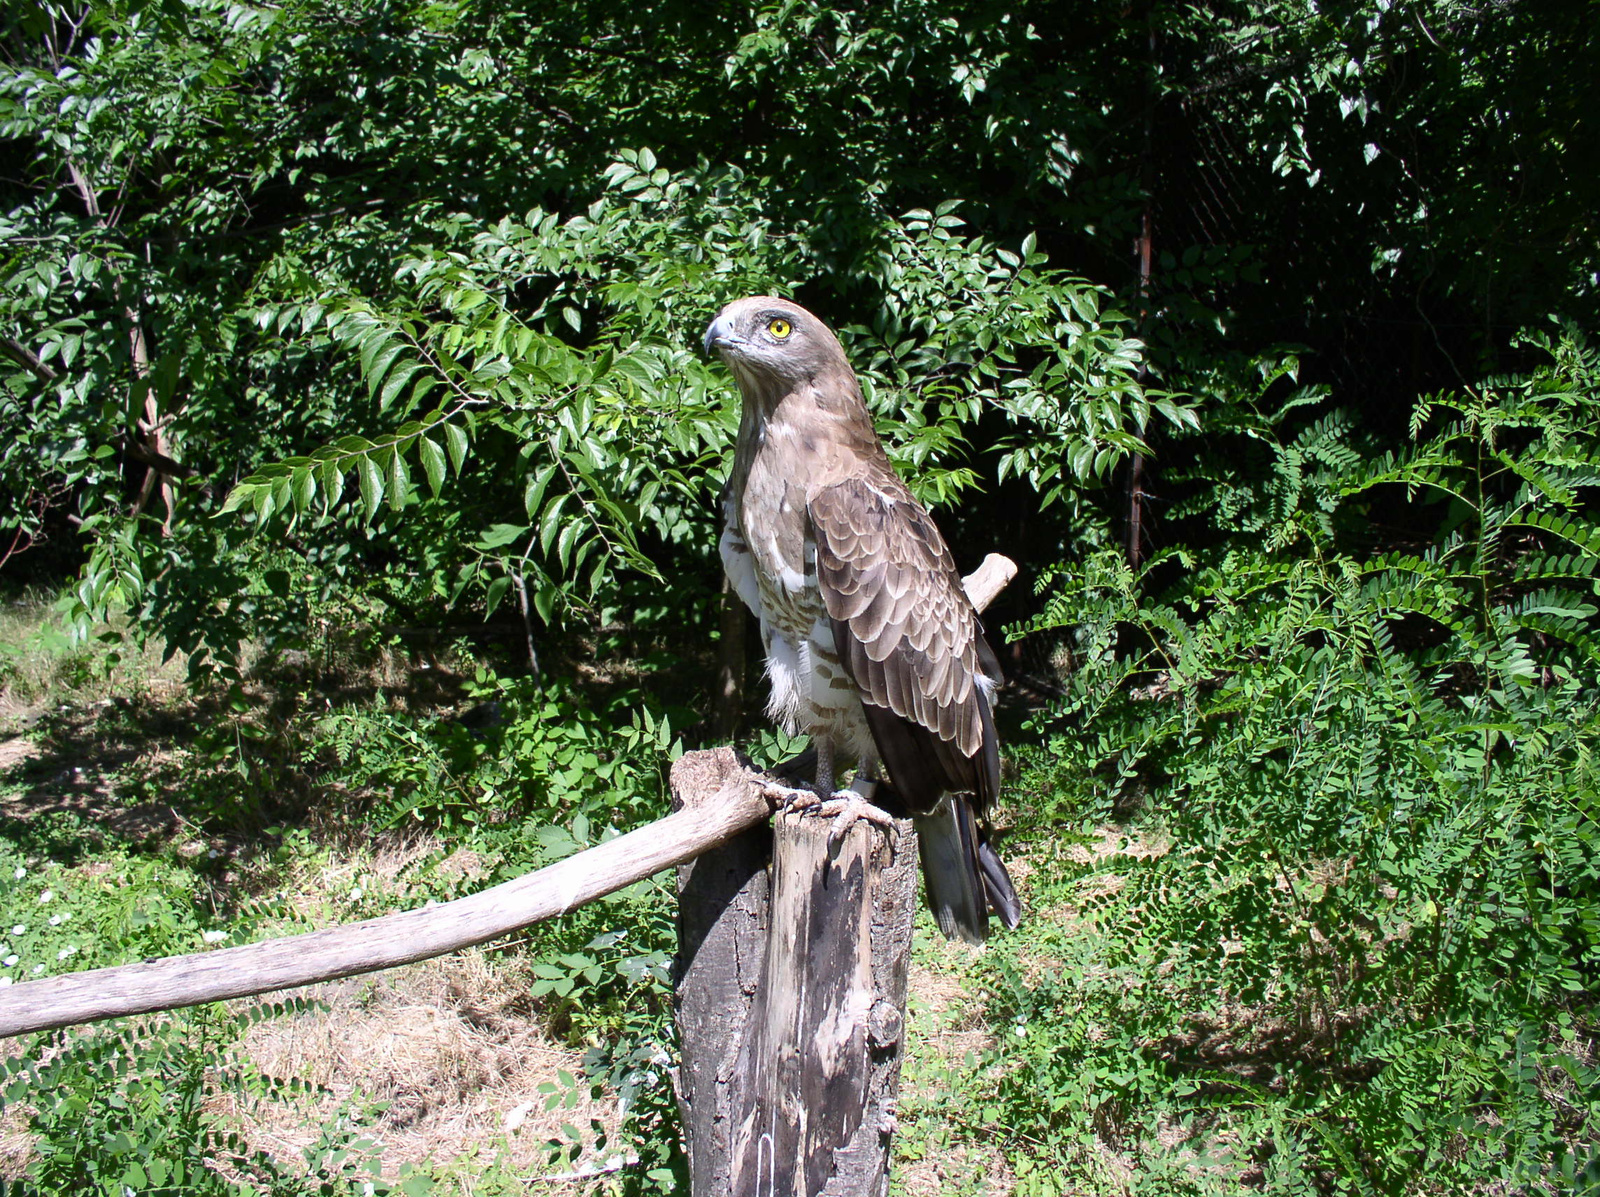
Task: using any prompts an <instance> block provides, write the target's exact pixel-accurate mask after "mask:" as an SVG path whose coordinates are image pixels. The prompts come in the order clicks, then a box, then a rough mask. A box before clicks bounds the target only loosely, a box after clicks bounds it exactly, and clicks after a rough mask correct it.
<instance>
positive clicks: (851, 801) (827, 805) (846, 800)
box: [814, 790, 895, 847]
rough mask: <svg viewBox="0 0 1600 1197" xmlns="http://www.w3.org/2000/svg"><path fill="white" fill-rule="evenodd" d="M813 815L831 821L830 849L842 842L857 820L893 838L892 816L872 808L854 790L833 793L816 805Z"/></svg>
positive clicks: (878, 808)
mask: <svg viewBox="0 0 1600 1197" xmlns="http://www.w3.org/2000/svg"><path fill="white" fill-rule="evenodd" d="M814 813H815V814H818V815H821V816H823V817H825V818H830V819H832V820H833V830H832V831H830V832H829V833H828V844H829V846H830V847H831V846H833V845H836V844H838V843H839V842H840V841H841V840H843V839H844V837H845V833H846V832H848V831H849V830H850V828H852V827H854V826H855V825H856V822H857V821H858V820H859V821H862V822H866V823H871V824H872V825H873V826H875V827H882V828H883V829H884V831H885V832H886V833H888V835H889V836H890V838H891V839H892V838H893V837H894V831H895V827H894V816H893V815H891V814H890V813H889V812H888V811H886V810H884V809H883V808H882V807H878V806H873V805H872V803H870V802H868V801H867V800H866V799H865V798H863V797H862V796H861V795H860V794H858V793H856V791H854V790H836V791H834V793H833V794H832V796H830V797H829V798H828V800H827V801H826V802H820V803H818V804H817V806H816V809H815V811H814Z"/></svg>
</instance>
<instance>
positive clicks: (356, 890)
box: [350, 885, 361, 902]
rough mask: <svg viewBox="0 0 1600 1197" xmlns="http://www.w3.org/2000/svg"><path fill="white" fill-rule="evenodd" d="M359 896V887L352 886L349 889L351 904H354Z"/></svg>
mask: <svg viewBox="0 0 1600 1197" xmlns="http://www.w3.org/2000/svg"><path fill="white" fill-rule="evenodd" d="M360 896H361V887H360V886H359V885H352V886H351V887H350V900H351V901H352V902H354V901H355V900H356V899H357V898H359V897H360Z"/></svg>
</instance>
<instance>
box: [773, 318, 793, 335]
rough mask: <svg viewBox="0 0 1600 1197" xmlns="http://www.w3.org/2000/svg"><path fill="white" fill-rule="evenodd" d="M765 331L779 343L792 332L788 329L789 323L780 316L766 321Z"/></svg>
mask: <svg viewBox="0 0 1600 1197" xmlns="http://www.w3.org/2000/svg"><path fill="white" fill-rule="evenodd" d="M767 331H768V332H769V333H771V334H772V335H773V336H775V337H777V338H778V340H780V341H781V340H783V339H784V338H785V337H787V336H788V335H789V334H790V333H791V332H793V331H794V330H793V329H792V328H790V327H789V322H788V321H787V320H785V319H784V318H783V317H782V316H774V317H773V318H772V319H771V320H768V321H767Z"/></svg>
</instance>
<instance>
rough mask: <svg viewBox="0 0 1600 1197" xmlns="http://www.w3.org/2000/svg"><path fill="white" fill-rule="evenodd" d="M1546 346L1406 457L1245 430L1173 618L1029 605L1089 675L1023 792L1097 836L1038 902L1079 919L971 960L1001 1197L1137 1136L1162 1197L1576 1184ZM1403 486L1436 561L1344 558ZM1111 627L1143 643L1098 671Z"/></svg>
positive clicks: (1580, 1101)
mask: <svg viewBox="0 0 1600 1197" xmlns="http://www.w3.org/2000/svg"><path fill="white" fill-rule="evenodd" d="M1547 348H1548V349H1549V350H1550V351H1551V354H1552V356H1553V357H1554V358H1555V361H1554V364H1552V365H1551V366H1549V367H1547V368H1546V369H1544V370H1541V371H1539V372H1538V373H1536V374H1535V375H1533V376H1532V377H1530V378H1528V379H1526V380H1521V381H1518V380H1501V381H1499V382H1496V383H1494V384H1491V385H1487V386H1485V387H1484V388H1482V389H1481V390H1478V391H1476V392H1474V393H1473V394H1471V395H1469V396H1464V397H1440V398H1439V399H1436V400H1432V401H1428V402H1425V403H1424V404H1423V405H1421V406H1420V407H1419V410H1418V413H1417V417H1416V419H1415V420H1414V424H1413V426H1414V428H1415V429H1416V431H1417V441H1416V443H1415V445H1414V446H1413V447H1412V448H1411V449H1409V450H1408V451H1406V452H1405V453H1400V454H1394V453H1389V454H1382V455H1379V456H1376V457H1363V456H1362V455H1360V454H1358V453H1355V452H1352V451H1350V450H1349V449H1348V448H1344V449H1337V448H1335V446H1336V445H1337V443H1338V431H1339V429H1340V428H1341V427H1342V423H1341V421H1340V420H1339V419H1338V417H1336V416H1330V417H1324V418H1323V419H1320V420H1317V421H1315V422H1314V423H1312V424H1310V425H1308V426H1307V427H1306V428H1305V429H1304V430H1303V431H1302V432H1300V433H1299V434H1297V435H1296V436H1294V437H1292V438H1289V439H1287V440H1284V441H1280V440H1277V439H1275V438H1272V437H1271V435H1270V434H1271V426H1270V424H1257V425H1256V426H1255V427H1254V428H1253V429H1252V432H1253V434H1254V435H1256V436H1260V437H1262V438H1264V439H1265V440H1266V441H1267V444H1268V447H1269V448H1270V450H1271V456H1270V458H1269V459H1268V462H1269V464H1268V467H1267V472H1266V474H1265V476H1264V477H1260V478H1255V479H1250V480H1245V479H1242V478H1241V477H1239V476H1238V474H1237V473H1230V474H1229V476H1228V477H1226V478H1225V479H1224V480H1223V481H1222V482H1220V483H1218V484H1217V486H1216V488H1215V489H1214V490H1213V491H1211V492H1208V493H1206V494H1205V495H1203V496H1202V497H1201V498H1200V499H1199V500H1198V501H1197V502H1198V503H1199V504H1200V505H1202V506H1204V507H1206V508H1208V509H1210V510H1214V511H1217V512H1220V513H1222V514H1223V517H1224V518H1226V519H1228V520H1229V521H1230V522H1236V523H1237V525H1238V529H1239V533H1240V535H1239V537H1238V539H1237V540H1227V541H1225V542H1224V543H1223V544H1222V545H1220V546H1219V547H1218V548H1217V549H1216V550H1215V551H1214V557H1213V558H1212V560H1211V562H1209V563H1208V562H1205V561H1192V562H1189V563H1188V567H1187V569H1186V578H1185V580H1184V581H1183V582H1182V583H1180V584H1179V585H1178V586H1177V587H1176V588H1175V589H1173V591H1172V592H1171V593H1170V594H1169V595H1168V596H1167V597H1166V598H1164V599H1163V600H1161V601H1154V602H1151V601H1141V598H1140V595H1139V590H1140V588H1141V584H1142V582H1141V579H1140V578H1139V577H1136V576H1135V575H1134V574H1133V573H1132V571H1130V570H1129V569H1128V567H1127V566H1126V565H1125V564H1124V563H1122V562H1121V561H1120V559H1118V558H1115V557H1113V556H1110V555H1103V556H1101V557H1100V558H1097V559H1095V560H1093V561H1091V562H1089V563H1088V565H1087V567H1086V568H1085V569H1084V570H1083V571H1082V572H1081V573H1079V574H1077V575H1076V576H1072V577H1070V578H1066V577H1064V578H1062V579H1058V582H1057V584H1056V587H1055V589H1054V592H1053V594H1052V596H1051V599H1050V603H1049V605H1048V607H1047V611H1046V613H1045V614H1044V615H1043V616H1041V617H1040V620H1039V623H1040V624H1041V625H1043V626H1061V625H1062V624H1064V623H1065V622H1066V621H1067V620H1072V621H1073V622H1074V623H1075V624H1076V625H1077V637H1078V639H1077V644H1076V649H1077V660H1078V662H1079V667H1078V669H1077V670H1076V672H1075V673H1074V675H1073V679H1072V690H1071V694H1070V696H1069V698H1068V699H1067V700H1066V701H1065V702H1064V703H1063V704H1062V705H1061V706H1060V707H1059V708H1058V709H1057V710H1056V711H1054V712H1052V713H1051V714H1050V715H1049V716H1048V717H1047V718H1045V719H1044V720H1043V722H1042V725H1041V730H1043V731H1044V732H1045V733H1046V735H1047V737H1048V748H1047V750H1046V751H1045V752H1044V753H1043V754H1042V755H1041V756H1040V757H1039V759H1038V762H1037V763H1036V764H1035V766H1034V769H1033V771H1032V773H1031V780H1030V783H1029V788H1030V789H1032V790H1033V791H1034V801H1035V802H1036V803H1038V804H1039V806H1040V807H1041V808H1042V809H1039V810H1038V811H1037V813H1036V815H1035V817H1036V818H1038V819H1040V820H1041V821H1042V822H1047V823H1053V824H1055V825H1056V826H1058V827H1059V826H1061V825H1063V824H1064V825H1066V826H1072V825H1074V824H1076V825H1078V826H1079V827H1080V828H1081V829H1082V834H1080V835H1077V836H1070V835H1069V836H1068V837H1067V839H1066V840H1065V841H1061V842H1059V843H1058V844H1057V845H1056V846H1055V847H1054V849H1053V854H1054V856H1055V857H1056V859H1057V860H1058V861H1059V862H1060V865H1061V867H1062V872H1063V874H1064V875H1063V876H1062V877H1061V878H1060V879H1059V880H1056V881H1051V882H1047V883H1046V886H1045V893H1044V894H1043V895H1041V898H1040V899H1039V900H1041V901H1042V902H1055V903H1066V904H1070V906H1071V907H1072V908H1073V909H1074V910H1075V912H1076V913H1075V917H1074V918H1071V919H1064V920H1055V919H1048V920H1041V921H1040V923H1039V924H1038V925H1037V926H1036V928H1035V930H1034V931H1033V932H1032V934H1031V935H1029V936H1028V937H1027V938H1026V939H1024V940H1021V941H1009V942H1006V941H1003V942H1002V945H1001V947H1000V950H999V951H998V952H997V953H995V954H994V955H993V956H991V957H990V961H989V964H988V966H987V971H988V973H989V977H988V981H987V984H988V987H989V989H990V991H991V992H992V994H993V995H994V996H993V999H992V1001H991V1007H990V1016H991V1018H992V1019H993V1021H994V1022H995V1024H996V1025H999V1026H1008V1027H1011V1028H1013V1029H1014V1033H1013V1034H1012V1035H1011V1036H1009V1037H1008V1038H1007V1039H1006V1042H1005V1044H1004V1046H1003V1048H1001V1049H997V1055H996V1059H997V1060H998V1059H1001V1058H1003V1059H1004V1060H1005V1062H1006V1064H1007V1067H1006V1069H1005V1070H1003V1072H1002V1074H1001V1078H1000V1079H999V1080H997V1081H995V1082H994V1083H993V1085H992V1086H991V1087H990V1088H989V1090H988V1091H989V1094H990V1096H989V1097H988V1099H987V1100H989V1101H991V1102H993V1103H994V1106H993V1109H994V1111H995V1112H994V1115H993V1117H994V1120H995V1122H996V1124H997V1126H999V1127H1028V1128H1030V1129H1029V1131H1028V1138H1027V1139H1022V1138H1019V1139H1018V1140H1017V1149H1018V1151H1019V1152H1022V1153H1023V1154H1025V1155H1027V1156H1031V1157H1033V1158H1034V1161H1035V1162H1034V1164H1031V1165H1024V1164H1022V1163H1019V1164H1018V1171H1019V1174H1021V1175H1022V1176H1023V1177H1024V1183H1023V1186H1022V1190H1021V1191H1023V1192H1037V1193H1051V1192H1060V1191H1063V1190H1061V1189H1060V1188H1059V1181H1058V1180H1057V1179H1056V1178H1054V1176H1053V1175H1052V1174H1051V1172H1052V1170H1051V1169H1050V1168H1048V1167H1045V1166H1044V1160H1043V1159H1041V1158H1039V1157H1038V1154H1037V1153H1038V1152H1039V1150H1040V1148H1041V1146H1043V1147H1044V1148H1046V1149H1047V1150H1048V1153H1049V1158H1051V1159H1053V1160H1055V1161H1056V1162H1057V1163H1059V1164H1061V1165H1064V1166H1066V1167H1068V1168H1070V1169H1071V1170H1073V1171H1074V1172H1078V1173H1082V1174H1084V1175H1088V1176H1092V1175H1094V1174H1095V1171H1096V1169H1097V1167H1098V1166H1099V1165H1100V1164H1101V1163H1102V1162H1103V1161H1102V1159H1101V1157H1100V1153H1101V1152H1102V1151H1103V1150H1105V1149H1110V1150H1114V1151H1117V1152H1124V1153H1131V1154H1133V1155H1135V1156H1138V1157H1139V1158H1141V1160H1142V1161H1143V1162H1142V1163H1141V1165H1140V1167H1139V1169H1138V1171H1137V1181H1138V1183H1137V1184H1136V1185H1135V1189H1136V1191H1149V1192H1196V1193H1204V1192H1217V1193H1221V1192H1233V1191H1237V1187H1238V1186H1239V1185H1241V1184H1251V1185H1255V1186H1259V1187H1261V1188H1263V1189H1264V1190H1265V1191H1268V1192H1281V1193H1292V1192H1306V1193H1345V1192H1349V1193H1390V1194H1401V1193H1416V1192H1425V1191H1436V1189H1435V1188H1433V1187H1432V1186H1439V1187H1441V1188H1442V1189H1443V1190H1445V1191H1456V1190H1463V1189H1466V1188H1469V1187H1471V1186H1472V1185H1473V1184H1476V1183H1479V1182H1483V1181H1485V1180H1488V1179H1490V1178H1495V1179H1496V1180H1498V1181H1499V1182H1501V1183H1504V1184H1506V1185H1508V1186H1510V1187H1511V1188H1513V1189H1515V1190H1517V1191H1523V1190H1525V1189H1528V1188H1530V1187H1533V1188H1537V1186H1538V1185H1539V1184H1541V1183H1543V1180H1544V1178H1546V1177H1549V1176H1557V1175H1562V1174H1563V1173H1564V1174H1566V1175H1568V1176H1575V1175H1576V1174H1577V1173H1579V1172H1582V1171H1584V1169H1585V1168H1586V1167H1588V1162H1589V1157H1590V1154H1592V1149H1591V1148H1590V1147H1588V1146H1585V1144H1587V1143H1588V1142H1589V1140H1590V1137H1592V1135H1593V1128H1594V1120H1595V1118H1596V1117H1597V1116H1600V1072H1596V1070H1595V1068H1594V1062H1593V1060H1592V1059H1591V1058H1590V1057H1589V1056H1588V1055H1587V1052H1586V1049H1585V1048H1584V1047H1583V1043H1584V1041H1585V1039H1586V1038H1587V1036H1588V1035H1589V1034H1590V1033H1592V1002H1591V995H1592V994H1593V993H1594V992H1595V989H1596V987H1597V985H1600V921H1597V920H1596V917H1595V906H1594V903H1595V898H1596V895H1597V893H1600V830H1597V823H1596V817H1595V816H1596V808H1595V793H1596V777H1595V773H1594V765H1593V762H1594V760H1595V753H1596V750H1597V748H1600V706H1597V704H1596V693H1597V688H1596V684H1595V679H1596V671H1595V667H1594V661H1593V657H1592V654H1591V652H1590V649H1589V647H1588V638H1589V636H1590V634H1591V629H1592V627H1593V625H1594V620H1595V615H1596V607H1595V605H1594V602H1593V597H1594V594H1595V588H1594V582H1593V571H1594V570H1595V569H1596V567H1600V557H1597V555H1596V549H1597V548H1600V542H1596V541H1595V540H1593V539H1592V538H1591V534H1590V533H1589V531H1588V523H1587V518H1586V514H1585V510H1584V507H1583V499H1582V496H1583V492H1584V490H1585V488H1587V487H1591V486H1594V485H1596V484H1600V478H1597V477H1596V475H1595V474H1594V472H1593V466H1592V464H1591V462H1592V461H1593V460H1594V454H1595V452H1596V450H1597V449H1600V442H1597V440H1596V437H1595V433H1594V429H1595V427H1596V416H1597V415H1600V373H1597V369H1596V365H1597V361H1596V355H1595V353H1594V352H1593V351H1592V350H1590V349H1588V348H1587V347H1586V346H1585V345H1584V344H1583V343H1582V341H1581V340H1580V339H1576V338H1571V337H1569V338H1568V339H1565V340H1563V341H1562V342H1561V343H1560V344H1559V345H1558V344H1553V343H1552V344H1549V345H1548V346H1547ZM1441 417H1443V418H1442V419H1441ZM1402 487H1405V488H1411V489H1412V490H1413V493H1415V494H1417V495H1419V496H1420V495H1423V494H1426V495H1429V496H1431V497H1435V500H1436V501H1435V502H1433V503H1432V504H1431V505H1415V506H1412V507H1410V508H1409V510H1410V511H1412V512H1413V513H1416V514H1417V515H1418V516H1419V517H1421V516H1423V515H1426V516H1428V517H1429V519H1430V523H1431V527H1430V528H1428V529H1427V530H1426V533H1425V534H1426V537H1427V543H1426V544H1425V546H1423V547H1421V548H1419V550H1418V551H1416V552H1415V553H1412V554H1409V555H1407V554H1398V553H1395V552H1392V551H1391V552H1379V553H1376V554H1372V555H1370V556H1366V557H1363V556H1360V555H1357V554H1356V553H1352V552H1350V551H1348V550H1345V549H1343V548H1341V546H1340V543H1339V539H1340V538H1339V534H1338V533H1339V530H1340V529H1341V528H1343V527H1346V526H1349V525H1350V523H1351V522H1352V521H1349V519H1348V517H1349V516H1350V514H1351V509H1352V508H1357V509H1364V510H1360V512H1359V513H1360V514H1361V515H1362V517H1363V518H1362V519H1361V520H1360V521H1355V526H1358V527H1367V526H1370V521H1371V520H1372V519H1373V518H1374V514H1373V511H1372V508H1375V507H1379V506H1382V507H1383V509H1385V510H1393V509H1394V508H1395V492H1396V491H1397V490H1399V488H1402ZM1241 516H1243V518H1241ZM1510 529H1516V531H1515V532H1514V533H1513V532H1511V531H1509V530H1510ZM1420 534H1421V532H1420V530H1419V535H1420ZM1165 565H1166V562H1164V561H1162V560H1157V561H1153V562H1151V563H1150V565H1149V566H1148V567H1147V568H1146V571H1145V578H1146V579H1148V578H1149V577H1150V576H1151V575H1152V574H1153V573H1154V574H1159V572H1160V571H1161V570H1162V569H1163V567H1164V566H1165ZM1078 621H1082V622H1078ZM1130 627H1131V628H1133V629H1135V630H1136V634H1137V637H1138V639H1139V640H1140V641H1142V643H1144V644H1145V645H1147V646H1148V648H1147V649H1146V650H1145V651H1144V652H1142V653H1139V654H1136V655H1133V656H1130V657H1124V658H1122V659H1120V660H1119V659H1117V657H1116V656H1115V652H1114V650H1115V646H1116V643H1117V638H1118V634H1119V628H1120V629H1121V635H1122V636H1123V637H1124V642H1126V637H1127V636H1128V635H1129V632H1128V629H1129V628H1130ZM1066 728H1071V729H1072V730H1071V731H1070V733H1066V732H1065V731H1064V729H1066ZM1130 811H1140V812H1142V813H1141V814H1140V817H1139V819H1138V820H1137V821H1136V822H1135V823H1134V824H1133V825H1132V826H1131V827H1130V828H1128V830H1127V831H1125V832H1124V831H1122V830H1120V829H1116V828H1113V829H1111V830H1109V831H1104V832H1101V833H1100V835H1101V837H1102V838H1100V839H1098V840H1097V839H1096V837H1095V834H1094V828H1095V827H1096V826H1097V824H1098V823H1099V822H1100V820H1103V819H1105V818H1107V817H1109V816H1112V815H1117V814H1119V813H1120V814H1121V816H1122V817H1124V818H1126V817H1127V815H1128V812H1130ZM1055 834H1059V832H1057V833H1055ZM1073 841H1076V843H1077V844H1079V845H1081V846H1080V847H1078V848H1076V849H1073V847H1072V842H1073ZM1090 849H1092V850H1090ZM1040 959H1042V960H1045V961H1048V962H1049V965H1048V967H1046V968H1044V969H1043V970H1042V975H1041V970H1040V969H1039V968H1038V966H1037V965H1035V964H1033V963H1032V962H1033V961H1037V960H1040ZM1040 1136H1042V1138H1041V1137H1040ZM1157 1141H1160V1142H1162V1143H1165V1144H1168V1147H1167V1149H1166V1150H1165V1151H1157V1150H1156V1149H1155V1146H1154V1145H1155V1143H1156V1142H1157Z"/></svg>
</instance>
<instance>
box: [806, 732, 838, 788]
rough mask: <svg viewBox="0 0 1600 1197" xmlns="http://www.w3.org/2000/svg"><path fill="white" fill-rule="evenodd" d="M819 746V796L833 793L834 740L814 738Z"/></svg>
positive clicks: (822, 737) (824, 737)
mask: <svg viewBox="0 0 1600 1197" xmlns="http://www.w3.org/2000/svg"><path fill="white" fill-rule="evenodd" d="M811 742H812V743H813V744H815V745H816V746H817V796H818V797H821V796H822V795H824V794H832V793H833V740H832V739H830V738H829V737H827V736H813V737H812V738H811Z"/></svg>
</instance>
